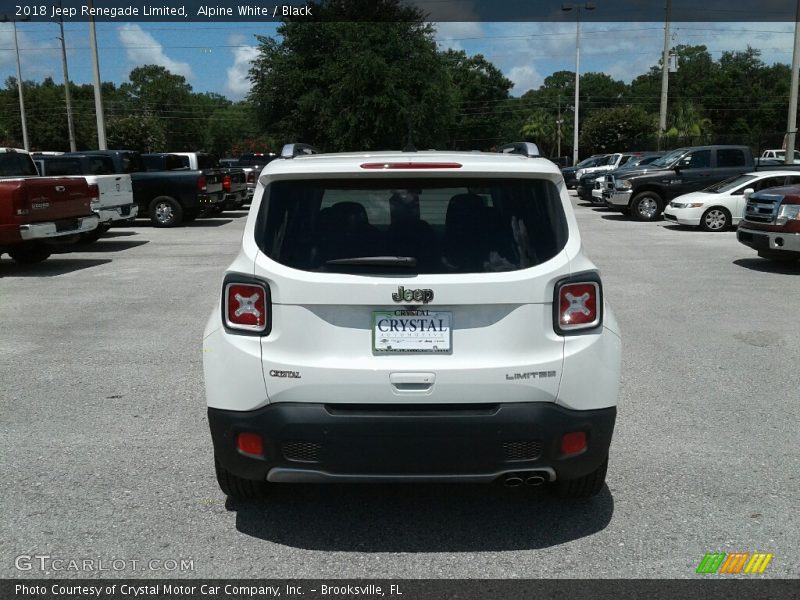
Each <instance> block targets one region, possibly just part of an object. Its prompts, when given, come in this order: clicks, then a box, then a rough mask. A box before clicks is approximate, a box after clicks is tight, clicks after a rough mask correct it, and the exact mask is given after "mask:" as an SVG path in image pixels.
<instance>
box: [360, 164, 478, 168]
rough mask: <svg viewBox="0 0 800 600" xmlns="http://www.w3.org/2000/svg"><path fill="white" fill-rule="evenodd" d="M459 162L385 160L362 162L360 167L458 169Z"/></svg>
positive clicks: (459, 166)
mask: <svg viewBox="0 0 800 600" xmlns="http://www.w3.org/2000/svg"><path fill="white" fill-rule="evenodd" d="M461 167H462V165H461V164H460V163H448V162H386V163H364V164H362V165H361V168H362V169H460V168H461Z"/></svg>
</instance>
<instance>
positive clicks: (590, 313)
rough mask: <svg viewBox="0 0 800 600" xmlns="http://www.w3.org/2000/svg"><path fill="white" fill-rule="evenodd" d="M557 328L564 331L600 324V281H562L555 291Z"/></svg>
mask: <svg viewBox="0 0 800 600" xmlns="http://www.w3.org/2000/svg"><path fill="white" fill-rule="evenodd" d="M556 297H557V306H558V316H557V319H558V321H557V323H556V326H557V329H559V330H561V331H565V332H569V331H574V330H580V329H591V328H594V327H597V326H598V325H600V319H601V317H600V311H601V308H602V305H603V299H602V297H601V292H600V283H599V282H597V281H578V282H574V283H573V282H569V283H564V284H562V285H561V286H560V287H558V291H557V295H556Z"/></svg>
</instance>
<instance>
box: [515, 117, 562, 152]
mask: <svg viewBox="0 0 800 600" xmlns="http://www.w3.org/2000/svg"><path fill="white" fill-rule="evenodd" d="M556 120H557V118H556V117H554V116H553V115H552V113H551V112H550V111H548V110H545V109H543V108H537V109H535V110H534V111H533V112H531V113H530V114H529V115H528V118H527V119H526V120H525V122H524V123H523V124H522V127H521V128H520V131H519V133H520V134H521V135H522V136H523V137H524V138H525V141H531V142H534V143H535V144H537V145H538V146H539V152H541V153H542V154H544V155H545V156H553V154H554V152H555V151H556V147H557V143H558V141H557V134H558V123H557V122H556Z"/></svg>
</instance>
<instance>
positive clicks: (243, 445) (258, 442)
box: [236, 432, 264, 456]
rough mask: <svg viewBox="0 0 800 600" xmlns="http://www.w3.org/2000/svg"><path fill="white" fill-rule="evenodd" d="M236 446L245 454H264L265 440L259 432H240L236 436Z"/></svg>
mask: <svg viewBox="0 0 800 600" xmlns="http://www.w3.org/2000/svg"><path fill="white" fill-rule="evenodd" d="M236 447H237V448H238V449H239V452H242V453H243V454H250V455H252V456H264V440H262V439H261V436H260V435H258V434H257V433H249V432H245V433H240V434H239V435H237V436H236Z"/></svg>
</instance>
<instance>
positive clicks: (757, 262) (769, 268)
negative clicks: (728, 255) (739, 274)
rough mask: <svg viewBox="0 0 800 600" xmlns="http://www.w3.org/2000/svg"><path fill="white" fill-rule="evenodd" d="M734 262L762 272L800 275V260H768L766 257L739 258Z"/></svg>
mask: <svg viewBox="0 0 800 600" xmlns="http://www.w3.org/2000/svg"><path fill="white" fill-rule="evenodd" d="M733 264H735V265H738V266H740V267H744V268H745V269H750V270H751V271H759V272H760V273H776V274H778V275H800V261H798V260H796V261H794V262H791V261H786V262H781V261H776V260H767V259H766V258H738V259H736V260H735V261H733Z"/></svg>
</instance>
